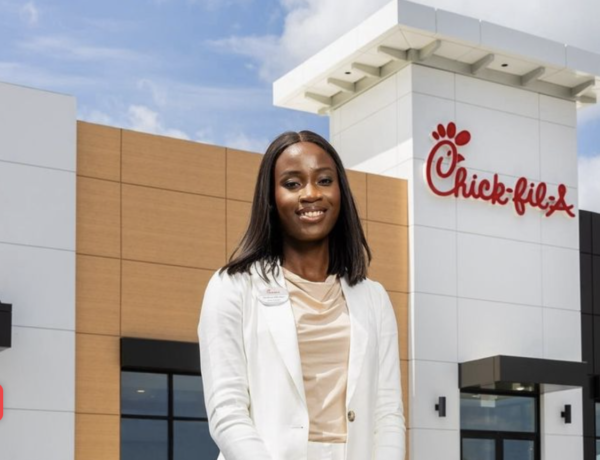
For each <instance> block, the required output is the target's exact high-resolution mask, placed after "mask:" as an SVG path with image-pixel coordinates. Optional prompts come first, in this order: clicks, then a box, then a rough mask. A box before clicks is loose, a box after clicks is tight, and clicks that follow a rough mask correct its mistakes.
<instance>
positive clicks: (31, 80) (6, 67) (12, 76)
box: [0, 61, 100, 93]
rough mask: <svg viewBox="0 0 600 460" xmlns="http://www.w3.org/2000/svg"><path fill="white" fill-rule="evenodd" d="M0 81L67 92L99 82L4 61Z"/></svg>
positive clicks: (95, 79)
mask: <svg viewBox="0 0 600 460" xmlns="http://www.w3.org/2000/svg"><path fill="white" fill-rule="evenodd" d="M0 81H4V82H7V83H14V84H17V85H23V86H30V87H32V88H38V89H50V90H53V91H68V92H69V93H71V92H73V90H74V89H76V88H83V87H87V88H90V87H94V86H95V87H97V86H98V84H99V83H100V81H99V80H98V79H97V78H95V77H83V76H78V75H73V74H72V73H69V72H68V71H66V70H65V71H64V72H61V71H59V72H53V71H51V70H47V69H44V68H42V67H36V66H31V65H28V64H22V63H20V62H6V61H4V62H2V61H0Z"/></svg>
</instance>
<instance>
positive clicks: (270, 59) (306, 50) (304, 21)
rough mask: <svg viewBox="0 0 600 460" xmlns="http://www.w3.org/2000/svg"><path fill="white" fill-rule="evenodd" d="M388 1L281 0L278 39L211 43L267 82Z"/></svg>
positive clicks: (238, 38)
mask: <svg viewBox="0 0 600 460" xmlns="http://www.w3.org/2000/svg"><path fill="white" fill-rule="evenodd" d="M388 1H389V0H372V1H368V2H365V1H362V0H280V2H281V4H282V7H283V8H284V9H285V10H286V17H285V20H284V28H283V33H282V34H281V36H275V35H263V36H232V37H229V38H225V39H220V40H213V41H211V42H210V44H212V45H213V46H215V47H216V48H218V49H222V50H225V51H229V52H232V53H235V54H240V55H242V56H247V57H249V58H250V59H252V60H254V61H256V62H257V63H258V64H259V75H260V77H261V78H262V79H263V80H265V81H268V82H271V81H273V80H274V79H276V78H277V77H279V76H281V75H282V74H283V73H285V72H286V71H288V70H290V69H291V68H292V67H293V66H295V65H297V64H299V63H300V62H302V61H303V60H305V59H306V58H308V57H309V56H311V55H313V54H314V53H316V52H317V51H319V50H320V49H321V48H323V47H325V46H326V45H328V44H329V43H330V42H332V41H334V40H335V39H336V38H338V37H339V36H341V35H342V34H343V33H344V32H346V31H347V30H349V29H351V28H352V27H354V26H356V25H358V24H359V23H360V22H362V21H363V20H364V19H365V18H366V17H368V16H369V15H370V14H372V13H374V12H375V11H377V10H378V9H379V8H381V7H382V6H383V5H385V4H386V3H388Z"/></svg>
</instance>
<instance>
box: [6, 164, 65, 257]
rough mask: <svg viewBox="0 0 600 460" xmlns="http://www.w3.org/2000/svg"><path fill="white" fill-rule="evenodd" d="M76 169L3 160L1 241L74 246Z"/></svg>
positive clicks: (56, 246) (47, 245)
mask: <svg viewBox="0 0 600 460" xmlns="http://www.w3.org/2000/svg"><path fill="white" fill-rule="evenodd" d="M75 191H76V186H75V173H74V172H68V171H58V170H53V169H46V168H39V167H35V166H25V165H20V164H14V163H6V162H0V196H1V197H2V200H0V215H2V216H3V218H2V220H1V221H0V241H2V242H5V243H18V244H26V245H31V246H44V247H51V248H57V249H67V250H71V251H74V250H75Z"/></svg>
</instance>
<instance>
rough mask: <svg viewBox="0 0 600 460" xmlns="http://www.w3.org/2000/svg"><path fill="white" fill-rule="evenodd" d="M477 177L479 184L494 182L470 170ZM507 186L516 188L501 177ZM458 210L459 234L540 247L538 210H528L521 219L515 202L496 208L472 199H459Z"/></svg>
mask: <svg viewBox="0 0 600 460" xmlns="http://www.w3.org/2000/svg"><path fill="white" fill-rule="evenodd" d="M470 172H471V173H472V174H477V179H478V180H479V181H481V180H483V179H487V180H489V181H490V182H492V181H493V176H494V175H493V174H491V173H489V172H486V171H477V170H475V169H470ZM499 179H500V180H501V181H502V182H503V183H504V184H506V185H507V186H511V187H512V186H513V184H514V182H515V179H514V178H512V177H508V176H502V175H501V176H499ZM456 204H457V207H456V228H457V230H458V231H462V232H468V233H477V234H480V235H486V236H494V237H500V238H509V239H514V240H520V241H525V242H529V243H540V234H541V225H542V224H541V221H542V213H541V212H540V211H539V210H538V209H536V208H530V207H527V209H526V211H525V214H523V215H522V216H520V215H518V214H517V212H516V211H515V208H514V205H513V202H512V201H509V202H508V203H507V204H506V205H503V206H502V205H498V204H496V205H493V204H491V203H489V202H487V201H483V200H476V199H473V198H467V199H465V198H459V199H458V200H457V203H456Z"/></svg>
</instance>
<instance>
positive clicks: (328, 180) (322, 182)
mask: <svg viewBox="0 0 600 460" xmlns="http://www.w3.org/2000/svg"><path fill="white" fill-rule="evenodd" d="M319 183H321V184H323V185H331V184H333V179H331V178H329V177H326V178H324V179H321V180H320V181H319Z"/></svg>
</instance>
